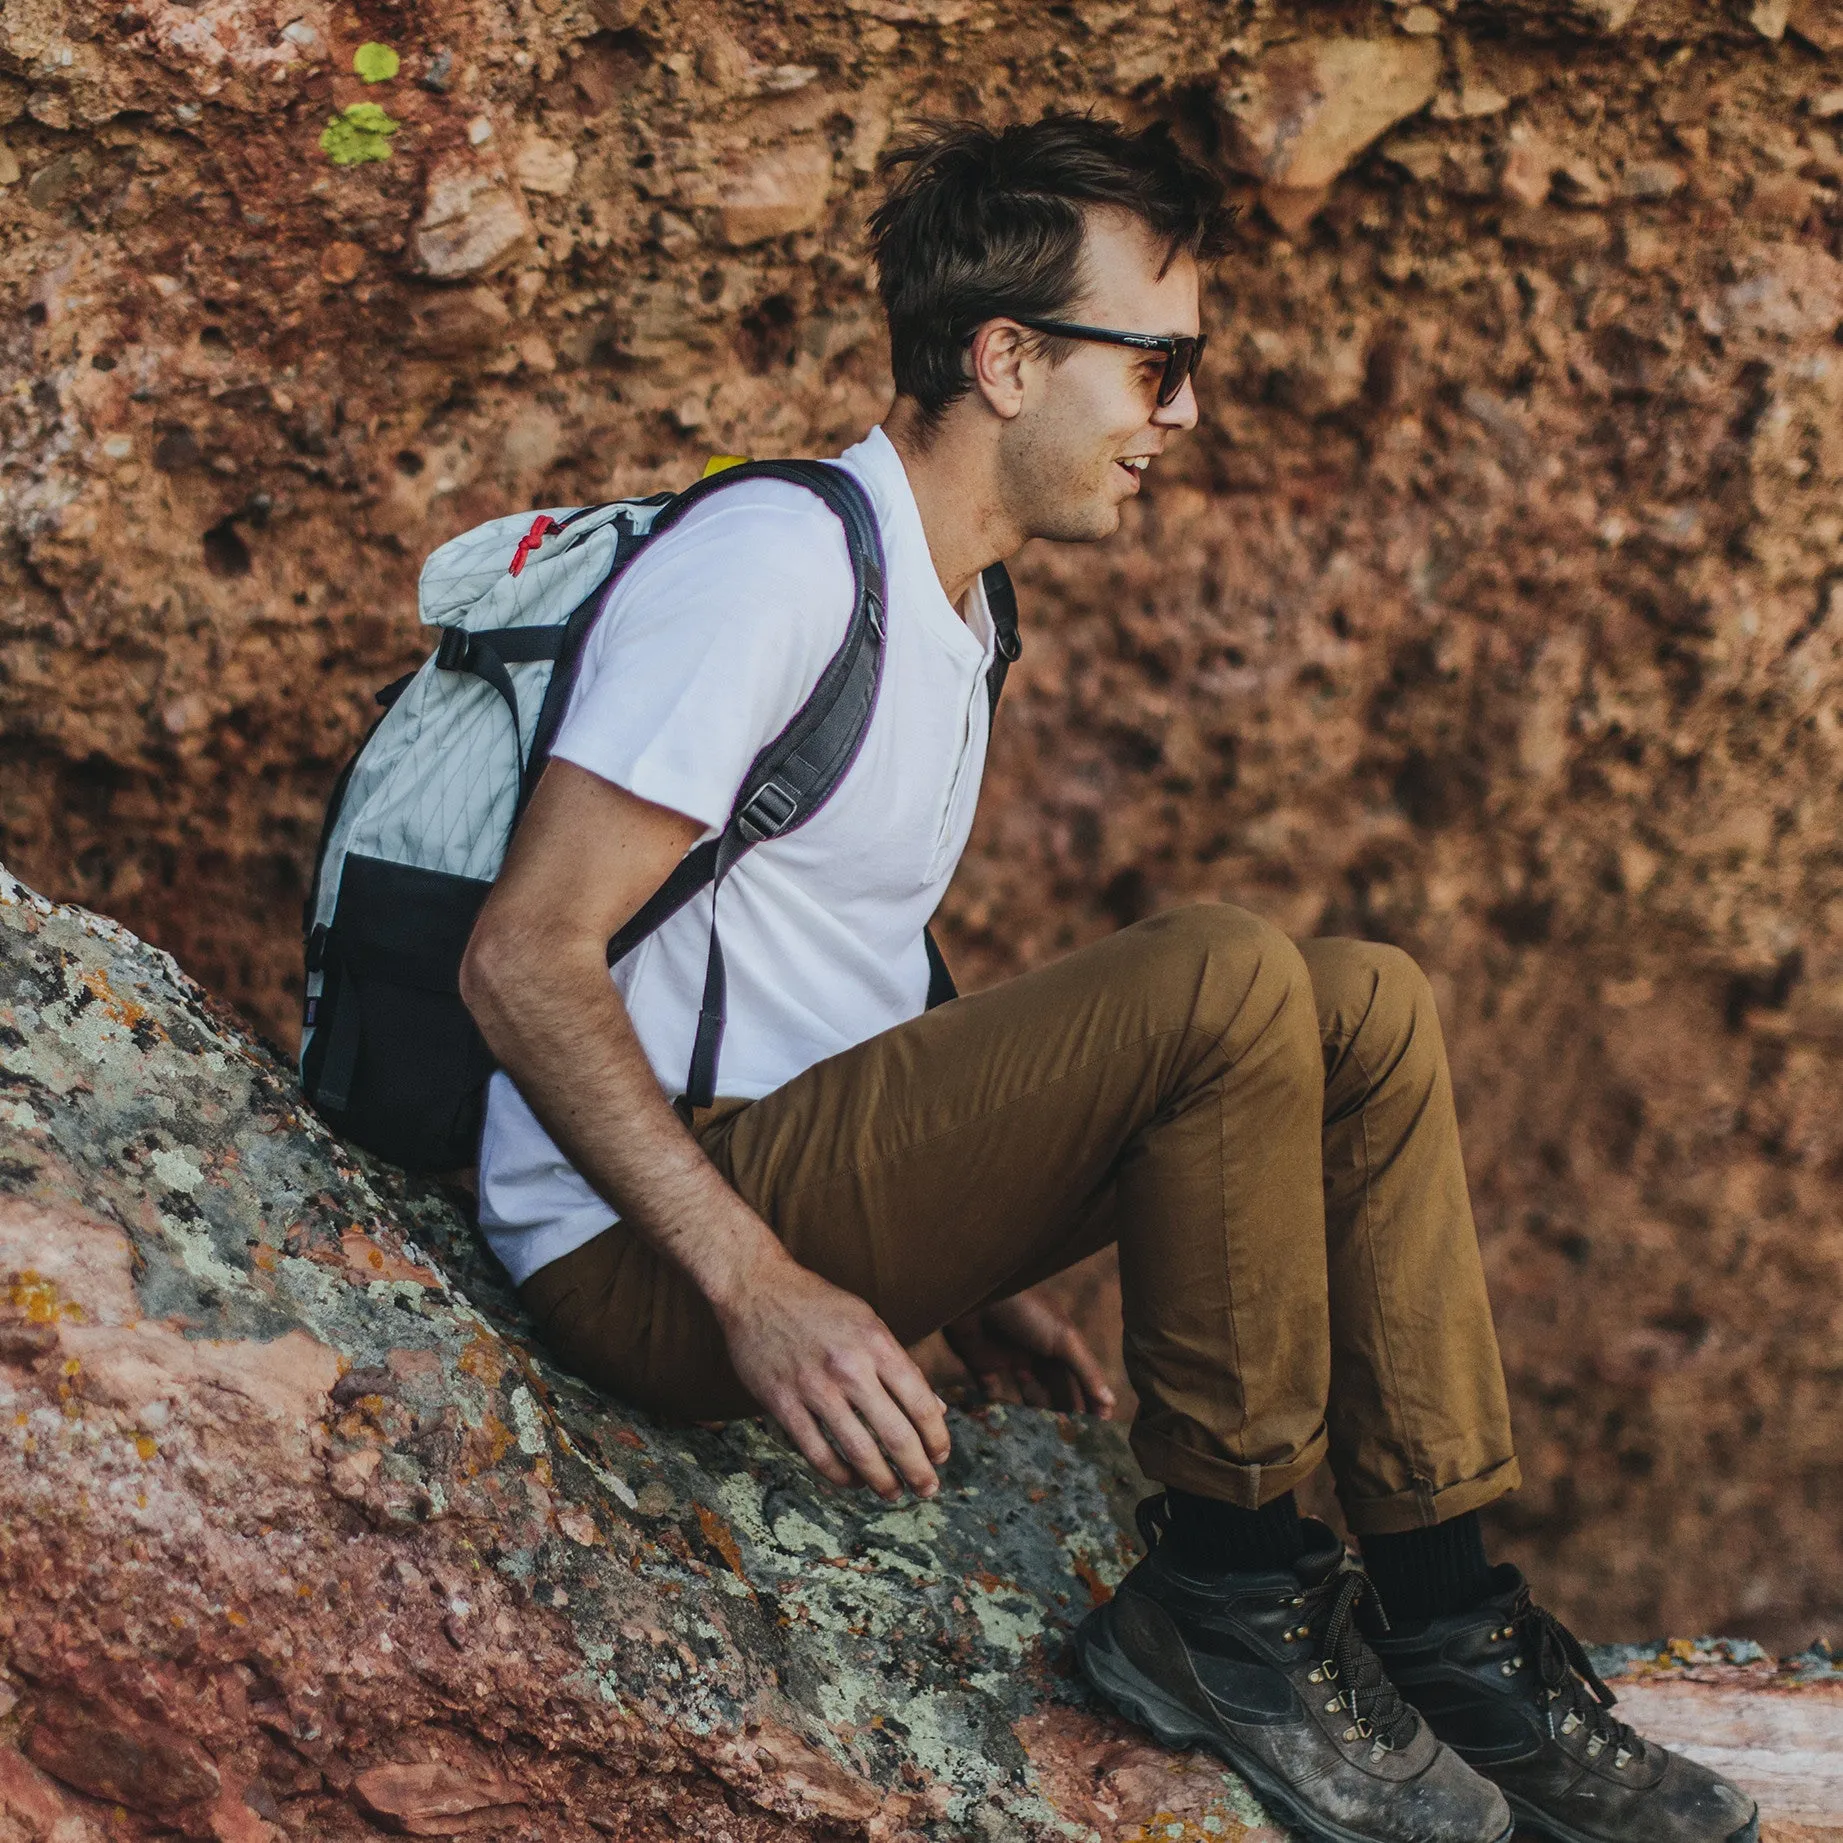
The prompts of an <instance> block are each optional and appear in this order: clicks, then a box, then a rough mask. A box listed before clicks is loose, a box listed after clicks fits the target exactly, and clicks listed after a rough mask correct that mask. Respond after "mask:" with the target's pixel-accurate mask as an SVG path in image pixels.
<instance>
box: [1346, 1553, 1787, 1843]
mask: <svg viewBox="0 0 1843 1843" xmlns="http://www.w3.org/2000/svg"><path fill="white" fill-rule="evenodd" d="M1492 1576H1493V1580H1494V1583H1495V1588H1496V1590H1495V1591H1494V1592H1493V1593H1492V1595H1491V1597H1490V1598H1489V1599H1488V1600H1486V1601H1484V1602H1483V1603H1482V1604H1481V1605H1479V1606H1477V1607H1474V1608H1473V1609H1472V1610H1471V1611H1469V1612H1465V1613H1457V1614H1452V1615H1449V1616H1448V1617H1446V1618H1444V1619H1436V1620H1434V1621H1433V1622H1432V1623H1431V1624H1429V1625H1426V1626H1422V1627H1420V1628H1419V1629H1418V1630H1416V1631H1414V1632H1411V1633H1404V1634H1394V1635H1388V1636H1384V1637H1383V1638H1380V1639H1378V1640H1377V1641H1376V1649H1377V1651H1378V1652H1379V1653H1380V1654H1381V1657H1382V1660H1383V1664H1384V1667H1385V1668H1386V1669H1387V1671H1388V1673H1389V1675H1390V1676H1391V1677H1392V1678H1393V1679H1394V1681H1395V1684H1396V1686H1397V1687H1398V1688H1399V1689H1400V1691H1401V1693H1402V1694H1403V1695H1404V1696H1405V1697H1407V1699H1408V1700H1409V1701H1410V1702H1411V1703H1413V1704H1414V1706H1415V1707H1416V1708H1417V1709H1419V1710H1420V1711H1421V1713H1422V1714H1423V1715H1424V1716H1426V1718H1427V1720H1428V1722H1429V1724H1430V1725H1431V1726H1432V1728H1433V1731H1434V1733H1436V1734H1437V1735H1439V1736H1440V1738H1441V1739H1442V1740H1443V1741H1445V1742H1446V1743H1447V1744H1448V1746H1450V1747H1452V1748H1453V1749H1454V1750H1455V1751H1456V1752H1457V1753H1458V1754H1459V1755H1460V1757H1461V1758H1462V1759H1464V1760H1466V1761H1467V1762H1469V1763H1470V1764H1471V1765H1472V1766H1473V1767H1475V1768H1476V1769H1477V1770H1478V1771H1479V1772H1481V1773H1483V1774H1485V1775H1486V1777H1488V1778H1490V1779H1493V1780H1495V1781H1496V1782H1497V1784H1498V1785H1500V1786H1501V1787H1502V1788H1503V1790H1504V1796H1505V1797H1506V1798H1508V1799H1509V1801H1510V1808H1511V1810H1512V1811H1513V1812H1515V1813H1516V1818H1517V1825H1518V1827H1519V1829H1524V1830H1529V1831H1532V1832H1534V1833H1535V1834H1536V1835H1538V1836H1542V1837H1547V1838H1549V1839H1551V1843H1755V1839H1756V1838H1757V1837H1758V1836H1759V1831H1760V1818H1759V1812H1758V1809H1757V1808H1756V1806H1755V1805H1754V1802H1753V1800H1752V1799H1751V1798H1749V1797H1747V1795H1746V1794H1745V1793H1744V1792H1741V1791H1740V1790H1738V1789H1737V1788H1736V1787H1735V1786H1733V1785H1730V1784H1729V1783H1728V1781H1727V1780H1726V1779H1724V1778H1722V1777H1721V1775H1720V1774H1719V1773H1712V1772H1710V1771H1709V1769H1708V1768H1707V1767H1706V1766H1698V1765H1696V1764H1695V1762H1694V1761H1691V1760H1686V1759H1684V1758H1683V1756H1682V1755H1681V1754H1675V1753H1669V1752H1667V1751H1666V1750H1665V1749H1664V1748H1662V1747H1658V1746H1655V1745H1654V1744H1653V1743H1652V1742H1650V1741H1647V1740H1645V1739H1644V1738H1643V1737H1642V1736H1640V1735H1638V1734H1635V1733H1634V1732H1633V1731H1632V1729H1631V1728H1629V1727H1628V1726H1627V1725H1626V1724H1625V1723H1624V1722H1622V1721H1619V1720H1616V1719H1615V1718H1614V1717H1613V1716H1612V1715H1611V1714H1609V1713H1608V1711H1609V1710H1610V1709H1611V1708H1612V1706H1613V1703H1614V1701H1615V1697H1614V1695H1613V1692H1612V1691H1611V1690H1610V1689H1608V1688H1607V1687H1606V1685H1605V1684H1604V1683H1602V1682H1601V1681H1600V1679H1599V1678H1598V1677H1597V1676H1596V1675H1595V1674H1594V1669H1593V1665H1592V1664H1591V1663H1589V1662H1588V1659H1587V1653H1586V1652H1585V1651H1584V1650H1583V1649H1582V1648H1581V1643H1580V1640H1579V1639H1577V1638H1576V1637H1575V1636H1574V1634H1573V1633H1572V1632H1570V1631H1569V1630H1568V1629H1567V1627H1566V1626H1564V1625H1563V1624H1562V1623H1561V1621H1560V1620H1558V1619H1557V1618H1555V1616H1554V1615H1553V1614H1552V1613H1546V1612H1544V1611H1543V1610H1542V1608H1541V1607H1539V1606H1537V1605H1535V1604H1534V1603H1533V1602H1532V1601H1531V1599H1530V1597H1529V1586H1528V1583H1527V1582H1526V1581H1525V1580H1524V1579H1523V1576H1522V1574H1521V1573H1520V1572H1519V1570H1517V1569H1516V1568H1514V1567H1512V1566H1510V1565H1509V1564H1508V1563H1505V1564H1502V1565H1500V1566H1499V1567H1497V1568H1494V1569H1493V1570H1492Z"/></svg>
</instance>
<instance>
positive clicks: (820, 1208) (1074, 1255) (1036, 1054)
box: [522, 905, 1518, 1534]
mask: <svg viewBox="0 0 1843 1843" xmlns="http://www.w3.org/2000/svg"><path fill="white" fill-rule="evenodd" d="M697 1130H698V1136H699V1138H700V1140H701V1142H702V1144H703V1146H704V1148H705V1150H706V1151H707V1152H708V1154H709V1155H710V1157H711V1159H712V1160H713V1161H714V1162H715V1164H716V1166H717V1168H718V1169H719V1170H720V1171H721V1172H722V1173H723V1175H724V1176H725V1177H726V1178H727V1179H728V1180H729V1182H730V1183H731V1184H733V1185H734V1186H735V1188H736V1189H737V1190H738V1191H739V1192H740V1193H741V1194H742V1195H743V1196H744V1197H745V1198H747V1199H748V1201H749V1202H750V1204H751V1205H753V1206H754V1208H755V1209H757V1210H758V1211H759V1212H760V1213H761V1215H762V1216H763V1217H764V1218H765V1219H766V1220H767V1221H768V1222H769V1223H770V1224H771V1225H772V1226H773V1228H774V1230H775V1233H776V1234H777V1235H779V1236H780V1238H781V1240H782V1241H783V1242H784V1243H785V1244H786V1245H787V1248H788V1250H789V1252H790V1253H791V1254H792V1255H793V1256H794V1257H795V1259H797V1260H798V1261H800V1262H801V1263H803V1264H804V1265H805V1266H807V1267H810V1268H812V1269H813V1270H814V1271H816V1272H818V1273H820V1274H822V1275H824V1276H825V1277H826V1278H827V1279H828V1280H831V1281H833V1282H834V1283H836V1284H837V1285H840V1286H843V1287H847V1288H849V1289H850V1290H851V1291H852V1292H854V1293H857V1294H859V1295H860V1296H861V1297H862V1298H864V1299H866V1300H868V1301H869V1303H870V1304H871V1305H872V1306H873V1307H874V1308H875V1309H876V1311H877V1312H878V1313H879V1314H880V1315H881V1316H882V1318H883V1320H884V1322H885V1323H886V1324H888V1326H889V1327H890V1329H891V1331H892V1332H894V1334H895V1335H896V1337H897V1338H898V1339H900V1340H901V1341H902V1342H903V1343H905V1344H913V1343H917V1342H919V1341H920V1340H921V1339H922V1338H923V1337H925V1336H927V1335H928V1333H930V1332H931V1331H934V1330H936V1329H938V1328H939V1327H940V1326H941V1325H943V1324H945V1323H946V1322H947V1321H948V1320H950V1319H953V1318H956V1317H958V1316H959V1315H960V1314H961V1313H963V1312H966V1311H968V1310H970V1309H971V1308H972V1307H974V1306H976V1305H978V1304H979V1303H980V1302H981V1301H983V1300H988V1299H992V1298H995V1297H1003V1296H1005V1295H1007V1294H1009V1293H1013V1292H1017V1291H1020V1290H1021V1289H1023V1288H1024V1287H1026V1286H1030V1285H1033V1284H1035V1283H1036V1282H1037V1281H1039V1280H1041V1279H1044V1278H1046V1277H1047V1276H1048V1275H1050V1274H1053V1273H1055V1272H1057V1271H1059V1270H1060V1269H1062V1268H1064V1267H1067V1266H1069V1265H1071V1264H1072V1263H1073V1262H1075V1261H1078V1260H1080V1259H1082V1258H1083V1257H1084V1256H1086V1255H1088V1254H1091V1253H1093V1252H1094V1250H1095V1249H1097V1248H1100V1247H1103V1246H1105V1245H1106V1244H1107V1243H1108V1242H1118V1244H1119V1250H1120V1278H1121V1291H1122V1303H1123V1306H1124V1312H1125V1324H1126V1334H1125V1353H1124V1354H1125V1359H1126V1371H1127V1374H1128V1376H1129V1377H1130V1378H1131V1379H1132V1384H1133V1387H1134V1389H1135V1390H1136V1391H1137V1392H1138V1395H1139V1402H1140V1408H1139V1415H1138V1419H1137V1420H1136V1422H1135V1423H1134V1426H1133V1429H1132V1444H1133V1450H1134V1452H1135V1454H1136V1455H1137V1457H1138V1460H1139V1463H1140V1465H1141V1466H1142V1467H1143V1468H1144V1470H1145V1471H1146V1473H1147V1474H1148V1475H1149V1476H1150V1477H1152V1478H1154V1479H1157V1480H1159V1481H1161V1482H1163V1483H1166V1484H1170V1485H1176V1486H1178V1487H1180V1488H1182V1489H1184V1490H1188V1491H1194V1492H1199V1493H1202V1494H1204V1495H1207V1496H1212V1497H1218V1498H1224V1499H1227V1500H1228V1501H1230V1502H1232V1503H1236V1504H1240V1505H1243V1506H1247V1507H1254V1506H1258V1505H1260V1504H1263V1503H1266V1502H1268V1501H1270V1500H1271V1499H1273V1498H1275V1497H1277V1496H1279V1495H1280V1493H1282V1492H1283V1491H1287V1490H1290V1489H1291V1488H1292V1487H1294V1486H1295V1485H1297V1484H1298V1483H1299V1482H1300V1481H1301V1480H1302V1479H1304V1478H1305V1477H1306V1476H1307V1474H1308V1473H1310V1472H1311V1471H1312V1470H1313V1468H1314V1467H1316V1466H1317V1465H1318V1463H1319V1462H1320V1460H1321V1459H1324V1458H1326V1457H1327V1456H1329V1459H1330V1462H1331V1466H1332V1471H1333V1476H1334V1478H1335V1480H1336V1483H1337V1488H1338V1495H1339V1498H1340V1500H1341V1501H1342V1504H1343V1507H1344V1512H1345V1515H1346V1516H1347V1518H1348V1519H1349V1522H1350V1525H1351V1528H1352V1529H1353V1530H1354V1531H1355V1532H1357V1533H1358V1534H1368V1533H1371V1532H1381V1531H1395V1530H1403V1529H1411V1528H1417V1527H1421V1526H1424V1525H1427V1524H1430V1523H1436V1522H1441V1521H1444V1520H1445V1519H1446V1518H1448V1517H1452V1516H1456V1515H1458V1514H1459V1513H1460V1512H1462V1511H1466V1510H1470V1509H1474V1508H1476V1507H1477V1506H1478V1505H1481V1504H1484V1503H1487V1502H1489V1501H1490V1500H1491V1499H1493V1498H1496V1497H1498V1496H1500V1495H1501V1494H1502V1493H1504V1492H1506V1491H1508V1490H1510V1489H1512V1488H1513V1487H1514V1486H1515V1485H1516V1484H1517V1482H1518V1473H1517V1463H1516V1460H1515V1458H1514V1457H1513V1455H1512V1450H1511V1438H1510V1425H1509V1414H1508V1409H1507V1406H1506V1402H1505V1394H1504V1380H1503V1372H1502V1369H1501V1367H1500V1365H1499V1361H1498V1353H1497V1340H1496V1337H1495V1334H1494V1332H1493V1330H1492V1324H1491V1309H1490V1305H1489V1302H1488V1301H1487V1299H1486V1296H1485V1282H1484V1274H1483V1270H1482V1268H1481V1266H1480V1263H1479V1256H1478V1244H1477V1239H1476V1236H1475V1233H1474V1230H1473V1226H1472V1213H1471V1206H1470V1203H1469V1202H1468V1200H1467V1196H1466V1184H1465V1173H1464V1170H1463V1168H1462V1166H1461V1163H1460V1156H1459V1135H1458V1125H1457V1122H1456V1121H1455V1119H1454V1115H1453V1101H1452V1087H1451V1082H1450V1080H1449V1078H1448V1075H1447V1069H1446V1051H1445V1046H1444V1044H1443V1043H1442V1041H1441V1036H1440V1025H1439V1020H1438V1018H1437V1017H1436V1016H1435V1013H1434V1005H1433V998H1432V994H1431V993H1430V991H1429V990H1428V986H1427V982H1426V979H1425V978H1424V977H1423V976H1422V974H1421V972H1420V970H1419V969H1418V968H1417V967H1416V966H1415V964H1414V962H1413V961H1412V960H1410V959H1409V958H1408V957H1407V955H1405V954H1403V953H1402V952H1400V951H1399V950H1398V949H1396V948H1392V947H1379V946H1372V945H1368V944H1366V943H1363V942H1359V941H1340V940H1319V941H1307V942H1305V943H1304V944H1303V945H1301V946H1295V945H1294V944H1293V943H1292V942H1291V941H1289V940H1288V939H1287V938H1286V937H1285V936H1284V935H1283V934H1281V933H1280V931H1279V930H1278V929H1276V928H1274V927H1272V926H1271V925H1270V924H1268V923H1266V922H1263V921H1261V920H1259V919H1258V918H1257V917H1255V916H1253V915H1250V914H1248V913H1246V912H1245V911H1243V910H1240V909H1235V908H1229V907H1227V906H1221V905H1204V906H1200V907H1195V908H1187V909H1179V910H1175V911H1172V912H1170V913H1168V914H1164V915H1159V916H1155V917H1153V918H1152V919H1151V920H1149V921H1143V922H1140V923H1138V924H1137V925H1136V926H1134V927H1131V928H1126V929H1123V930H1122V931H1121V932H1120V933H1118V934H1116V935H1113V936H1112V937H1110V938H1109V939H1107V940H1104V941H1100V942H1098V943H1096V944H1095V945H1094V946H1091V947H1086V948H1083V949H1081V950H1080V951H1079V952H1076V953H1072V954H1070V955H1069V956H1068V957H1067V958H1066V959H1063V960H1059V961H1057V962H1056V963H1055V964H1054V965H1051V966H1046V967H1044V968H1043V969H1042V970H1041V971H1038V972H1034V973H1027V974H1025V975H1024V976H1023V977H1021V978H1018V979H1013V980H1011V981H1009V982H1008V983H1006V984H1004V985H1001V986H998V987H995V988H994V989H993V990H991V991H987V992H981V993H977V994H974V995H973V996H971V997H967V998H961V999H958V1000H956V1001H955V1002H953V1003H952V1004H949V1005H944V1006H941V1007H939V1008H938V1009H936V1010H934V1011H930V1012H928V1013H927V1014H926V1015H925V1016H922V1017H919V1018H917V1019H915V1020H914V1021H913V1022H911V1023H908V1024H904V1025H901V1026H899V1027H898V1028H896V1029H894V1030H890V1031H887V1032H885V1033H884V1034H883V1035H882V1036H879V1037H875V1038H872V1039H871V1041H869V1042H868V1043H863V1044H860V1045H859V1046H858V1047H857V1048H855V1049H852V1050H848V1051H846V1052H845V1053H844V1054H842V1055H839V1056H834V1057H832V1058H830V1059H829V1060H828V1061H825V1062H822V1063H819V1064H818V1065H817V1066H815V1067H814V1068H811V1069H809V1070H807V1072H806V1073H805V1074H803V1075H801V1076H799V1077H798V1078H797V1079H795V1080H793V1081H791V1082H789V1083H788V1084H787V1085H786V1086H785V1087H784V1088H780V1089H778V1090H776V1092H774V1093H773V1094H770V1095H767V1096H765V1097H764V1098H762V1099H761V1100H759V1101H754V1102H724V1101H719V1103H718V1104H717V1106H716V1107H714V1108H713V1109H711V1110H710V1112H709V1114H708V1117H704V1116H700V1118H699V1119H698V1121H697ZM522 1294H523V1298H524V1300H525V1303H526V1305H527V1306H528V1308H529V1309H530V1311H531V1312H532V1314H533V1316H534V1318H535V1320H536V1322H537V1325H538V1328H539V1331H540V1334H541V1335H542V1337H543V1338H544V1340H545V1342H546V1343H547V1344H548V1345H549V1347H550V1348H551V1350H552V1351H553V1352H554V1353H555V1354H556V1356H557V1357H558V1359H559V1360H560V1361H561V1362H563V1363H564V1364H565V1365H566V1366H568V1367H569V1368H570V1369H572V1370H574V1371H576V1372H577V1373H578V1374H579V1375H581V1376H583V1377H585V1378H586V1379H587V1380H589V1381H591V1382H593V1383H595V1384H597V1385H598V1386H600V1387H603V1388H605V1389H607V1390H609V1391H610V1392H611V1393H613V1394H615V1395H617V1396H620V1397H622V1398H624V1399H626V1400H628V1401H631V1402H634V1403H636V1404H638V1405H640V1406H643V1407H646V1408H649V1409H652V1410H654V1411H656V1412H661V1413H665V1414H670V1415H676V1416H681V1417H686V1418H694V1419H721V1418H726V1417H730V1416H734V1415H740V1414H747V1413H751V1412H754V1411H755V1408H754V1404H753V1403H752V1402H751V1401H750V1400H749V1398H748V1397H747V1395H746V1394H745V1393H744V1391H743V1389H742V1386H741V1384H740V1383H739V1382H738V1381H737V1380H736V1377H735V1374H734V1372H733V1371H732V1370H731V1368H730V1365H729V1361H728V1359H727V1357H726V1355H725V1352H724V1346H723V1340H722V1337H721V1335H720V1333H719V1331H718V1328H717V1325H716V1322H715V1320H714V1318H713V1316H712V1314H711V1311H710V1309H709V1307H708V1306H707V1305H706V1304H705V1302H704V1300H703V1298H702V1296H701V1295H700V1294H699V1293H698V1292H697V1290H696V1289H695V1288H694V1287H693V1286H692V1285H691V1283H690V1281H689V1280H687V1279H686V1278H685V1276H684V1274H683V1273H682V1272H681V1271H680V1270H679V1269H678V1268H677V1267H675V1266H674V1265H673V1264H672V1263H671V1262H669V1261H667V1260H665V1259H664V1258H662V1257H661V1256H660V1255H658V1254H656V1253H654V1252H653V1250H652V1249H651V1248H650V1247H648V1246H647V1245H646V1244H645V1243H644V1242H643V1241H641V1240H640V1238H639V1237H638V1236H636V1235H634V1234H632V1233H630V1232H629V1231H628V1230H627V1229H625V1228H624V1227H622V1226H620V1225H617V1226H616V1227H614V1228H612V1229H610V1230H608V1231H607V1232H606V1233H605V1234H603V1235H600V1236H598V1237H597V1238H596V1239H595V1240H594V1241H592V1242H590V1243H588V1244H587V1245H586V1246H585V1247H583V1248H580V1249H578V1250H577V1251H576V1252H574V1253H573V1254H569V1255H566V1256H564V1257H563V1258H562V1259H561V1260H558V1261H555V1262H553V1263H551V1264H550V1265H549V1266H547V1267H545V1268H542V1269H541V1270H540V1271H539V1272H538V1273H536V1274H534V1275H533V1276H532V1277H531V1279H530V1280H529V1281H527V1282H526V1284H525V1286H524V1288H523V1289H522Z"/></svg>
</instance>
